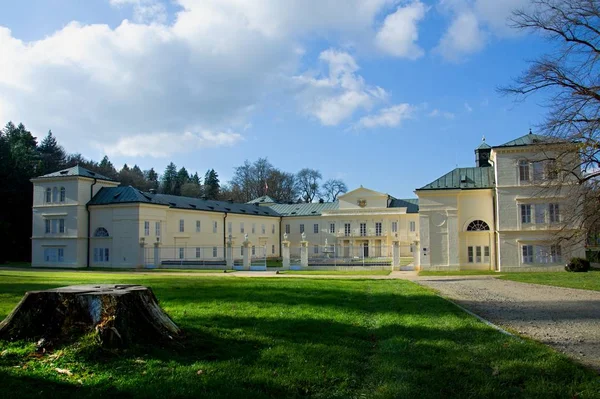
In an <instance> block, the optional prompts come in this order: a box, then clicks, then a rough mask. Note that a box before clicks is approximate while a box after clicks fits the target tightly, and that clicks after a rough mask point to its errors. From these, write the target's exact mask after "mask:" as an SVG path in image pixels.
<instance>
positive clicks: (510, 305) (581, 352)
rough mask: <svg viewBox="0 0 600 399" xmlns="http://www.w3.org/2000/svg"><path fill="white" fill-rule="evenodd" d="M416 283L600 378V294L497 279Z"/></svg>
mask: <svg viewBox="0 0 600 399" xmlns="http://www.w3.org/2000/svg"><path fill="white" fill-rule="evenodd" d="M415 281H416V282H418V283H419V284H422V285H425V286H427V287H431V288H433V289H435V290H437V291H439V292H440V294H441V295H442V296H444V297H447V298H449V299H452V300H453V301H455V302H456V303H458V304H460V305H461V306H464V307H465V308H467V309H469V310H470V311H472V312H474V313H475V314H477V315H479V316H481V317H483V318H484V319H487V320H489V321H491V322H493V323H495V324H497V325H499V326H501V327H503V328H507V329H511V330H513V331H516V332H518V333H519V334H522V335H524V336H528V337H530V338H533V339H535V340H537V341H540V342H543V343H545V344H547V345H550V346H552V347H554V348H555V349H557V350H558V351H560V352H563V353H565V354H566V355H568V356H570V357H571V358H574V359H576V360H577V361H579V362H581V363H584V364H586V365H588V366H591V367H592V368H594V369H596V370H597V371H599V372H600V292H597V291H587V290H577V289H571V288H559V287H550V286H546V285H537V284H526V283H518V282H515V281H507V280H499V279H496V278H493V277H486V278H481V277H478V278H472V277H468V276H457V277H419V278H417V279H415Z"/></svg>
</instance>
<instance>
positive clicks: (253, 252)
mask: <svg viewBox="0 0 600 399" xmlns="http://www.w3.org/2000/svg"><path fill="white" fill-rule="evenodd" d="M252 255H256V247H255V246H254V245H253V246H252Z"/></svg>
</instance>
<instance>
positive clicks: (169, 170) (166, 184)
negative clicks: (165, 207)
mask: <svg viewBox="0 0 600 399" xmlns="http://www.w3.org/2000/svg"><path fill="white" fill-rule="evenodd" d="M176 183H177V167H176V166H175V164H174V163H173V162H171V163H170V164H168V165H167V167H166V169H165V173H163V175H162V178H161V191H162V193H163V194H175V184H176Z"/></svg>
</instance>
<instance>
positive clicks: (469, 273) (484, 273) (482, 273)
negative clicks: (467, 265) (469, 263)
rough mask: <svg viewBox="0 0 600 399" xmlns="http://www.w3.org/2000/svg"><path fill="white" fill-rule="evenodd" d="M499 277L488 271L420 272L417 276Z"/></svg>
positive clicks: (497, 274)
mask: <svg viewBox="0 0 600 399" xmlns="http://www.w3.org/2000/svg"><path fill="white" fill-rule="evenodd" d="M488 275H490V276H499V273H498V272H494V271H490V270H455V271H448V272H443V271H420V272H419V276H488Z"/></svg>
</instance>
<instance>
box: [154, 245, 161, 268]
mask: <svg viewBox="0 0 600 399" xmlns="http://www.w3.org/2000/svg"><path fill="white" fill-rule="evenodd" d="M154 267H156V268H157V269H158V268H159V267H160V242H158V241H157V242H155V243H154Z"/></svg>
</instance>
